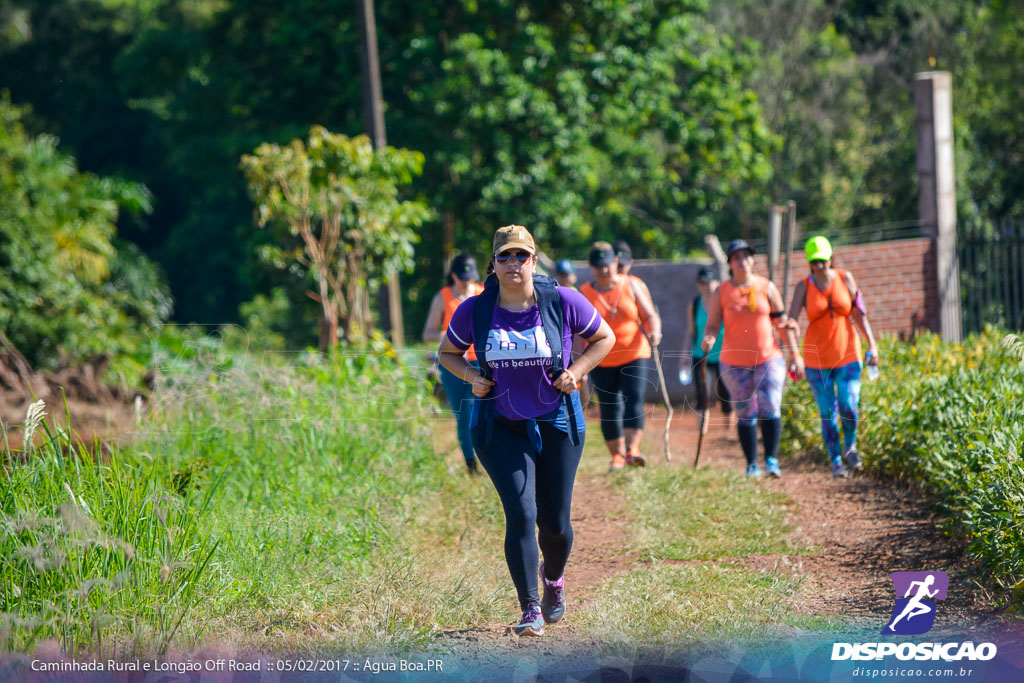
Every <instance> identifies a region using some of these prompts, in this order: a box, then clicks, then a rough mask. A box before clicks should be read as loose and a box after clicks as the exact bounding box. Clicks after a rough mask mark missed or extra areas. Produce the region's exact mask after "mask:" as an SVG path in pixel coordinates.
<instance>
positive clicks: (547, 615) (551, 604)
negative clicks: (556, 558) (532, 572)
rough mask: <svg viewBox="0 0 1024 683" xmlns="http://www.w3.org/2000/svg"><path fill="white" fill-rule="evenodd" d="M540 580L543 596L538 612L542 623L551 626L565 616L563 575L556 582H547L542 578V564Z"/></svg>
mask: <svg viewBox="0 0 1024 683" xmlns="http://www.w3.org/2000/svg"><path fill="white" fill-rule="evenodd" d="M540 580H541V583H542V584H543V585H544V596H543V597H542V598H541V599H540V611H541V614H543V615H544V621H545V622H546V623H548V624H553V623H555V622H556V621H558V620H560V619H561V618H562V617H563V616H565V575H564V574H563V575H562V577H561V578H559V579H558V581H548V580H547V577H545V576H544V563H543V562H541V564H540Z"/></svg>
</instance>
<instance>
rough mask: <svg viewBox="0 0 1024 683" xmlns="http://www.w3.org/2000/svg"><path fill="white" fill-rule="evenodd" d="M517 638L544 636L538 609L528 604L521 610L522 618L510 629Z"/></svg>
mask: <svg viewBox="0 0 1024 683" xmlns="http://www.w3.org/2000/svg"><path fill="white" fill-rule="evenodd" d="M512 630H513V631H515V633H516V635H517V636H542V635H544V617H543V616H542V615H541V613H540V607H537V605H534V604H532V603H531V604H529V605H527V606H526V609H525V610H523V618H522V619H520V620H519V623H518V624H517V625H516V626H515V627H514V628H513V629H512Z"/></svg>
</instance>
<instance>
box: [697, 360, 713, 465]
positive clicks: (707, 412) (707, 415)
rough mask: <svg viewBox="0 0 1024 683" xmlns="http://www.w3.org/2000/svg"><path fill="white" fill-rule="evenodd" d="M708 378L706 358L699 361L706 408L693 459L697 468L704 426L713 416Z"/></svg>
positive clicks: (699, 372) (699, 428) (698, 374)
mask: <svg viewBox="0 0 1024 683" xmlns="http://www.w3.org/2000/svg"><path fill="white" fill-rule="evenodd" d="M706 358H707V356H705V359H706ZM707 378H708V364H707V361H706V360H705V362H703V363H700V362H698V363H697V381H698V382H703V383H704V410H702V411H701V413H700V425H698V432H699V433H698V434H697V455H696V457H694V459H693V469H697V463H698V462H700V447H701V446H702V445H703V444H704V426H705V425H707V423H708V418H710V417H711V414H710V413H711V410H710V408H709V406H710V405H711V401H710V400H708V399H709V398H710V396H709V392H708V382H707Z"/></svg>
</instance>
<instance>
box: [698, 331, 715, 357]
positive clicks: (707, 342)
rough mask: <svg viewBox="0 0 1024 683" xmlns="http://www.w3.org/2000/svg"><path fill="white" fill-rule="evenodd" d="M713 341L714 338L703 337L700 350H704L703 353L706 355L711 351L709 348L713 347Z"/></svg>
mask: <svg viewBox="0 0 1024 683" xmlns="http://www.w3.org/2000/svg"><path fill="white" fill-rule="evenodd" d="M715 339H716V338H715V337H712V336H711V335H710V334H708V335H704V339H702V340H701V342H700V348H702V349H704V352H705V353H707V352H708V351H710V350H711V347H712V346H714V345H715Z"/></svg>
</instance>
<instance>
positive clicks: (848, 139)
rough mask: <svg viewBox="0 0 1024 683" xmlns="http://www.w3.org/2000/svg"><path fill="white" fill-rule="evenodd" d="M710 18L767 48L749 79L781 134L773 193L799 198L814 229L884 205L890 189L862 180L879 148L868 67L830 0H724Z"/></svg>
mask: <svg viewBox="0 0 1024 683" xmlns="http://www.w3.org/2000/svg"><path fill="white" fill-rule="evenodd" d="M711 19H712V21H713V22H714V23H715V25H716V26H717V27H718V29H719V30H720V31H722V32H723V33H725V34H727V35H731V36H734V37H736V38H737V39H740V40H743V39H746V40H753V41H756V44H757V46H758V51H759V52H760V53H761V58H760V60H758V61H757V62H756V65H755V67H754V68H753V69H752V70H751V71H750V72H749V73H748V75H747V79H748V83H749V85H750V87H751V88H752V89H753V90H754V91H755V92H757V96H758V101H759V102H760V103H761V107H762V109H763V110H764V115H765V120H766V123H767V125H768V127H769V128H770V129H771V130H772V131H773V132H774V133H776V134H778V135H779V137H780V138H781V144H780V145H779V146H778V147H776V149H775V151H774V154H773V155H772V167H773V168H774V175H773V177H772V180H771V182H770V185H769V187H770V193H771V197H772V198H773V200H774V201H776V202H782V201H784V200H787V199H795V200H796V203H797V210H798V212H799V214H800V221H801V223H802V225H803V226H804V227H805V228H806V229H810V230H816V231H822V232H826V231H827V232H831V233H833V234H835V233H841V232H842V231H843V229H845V228H849V227H851V222H852V221H853V218H854V216H855V215H856V214H857V213H858V212H862V211H864V210H870V209H874V208H877V204H878V203H879V202H880V201H882V198H881V197H880V196H879V195H878V194H876V193H871V192H869V191H868V190H867V188H866V187H865V185H864V177H865V174H866V173H867V171H868V169H869V168H870V167H871V165H872V164H873V163H876V162H877V161H878V159H879V156H880V155H881V150H880V148H879V147H878V146H877V145H873V144H872V143H871V141H870V136H869V133H870V123H869V120H868V113H869V112H868V106H869V103H868V99H867V97H866V95H865V85H864V81H865V78H866V77H867V75H868V72H867V69H866V68H865V67H864V66H863V65H862V64H861V63H860V60H859V58H858V55H857V54H856V53H855V52H854V51H853V50H852V49H851V47H850V44H849V42H848V40H847V38H846V37H844V36H842V35H839V34H838V33H837V31H836V28H835V25H834V24H833V23H832V16H831V14H830V13H829V11H828V10H827V8H826V6H825V3H824V2H823V1H822V0H770V1H768V2H763V1H753V0H731V1H726V2H716V3H714V4H713V5H712V8H711ZM752 208H760V207H752ZM755 219H756V220H758V221H763V220H765V216H764V215H761V214H758V215H757V216H756V217H755Z"/></svg>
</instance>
